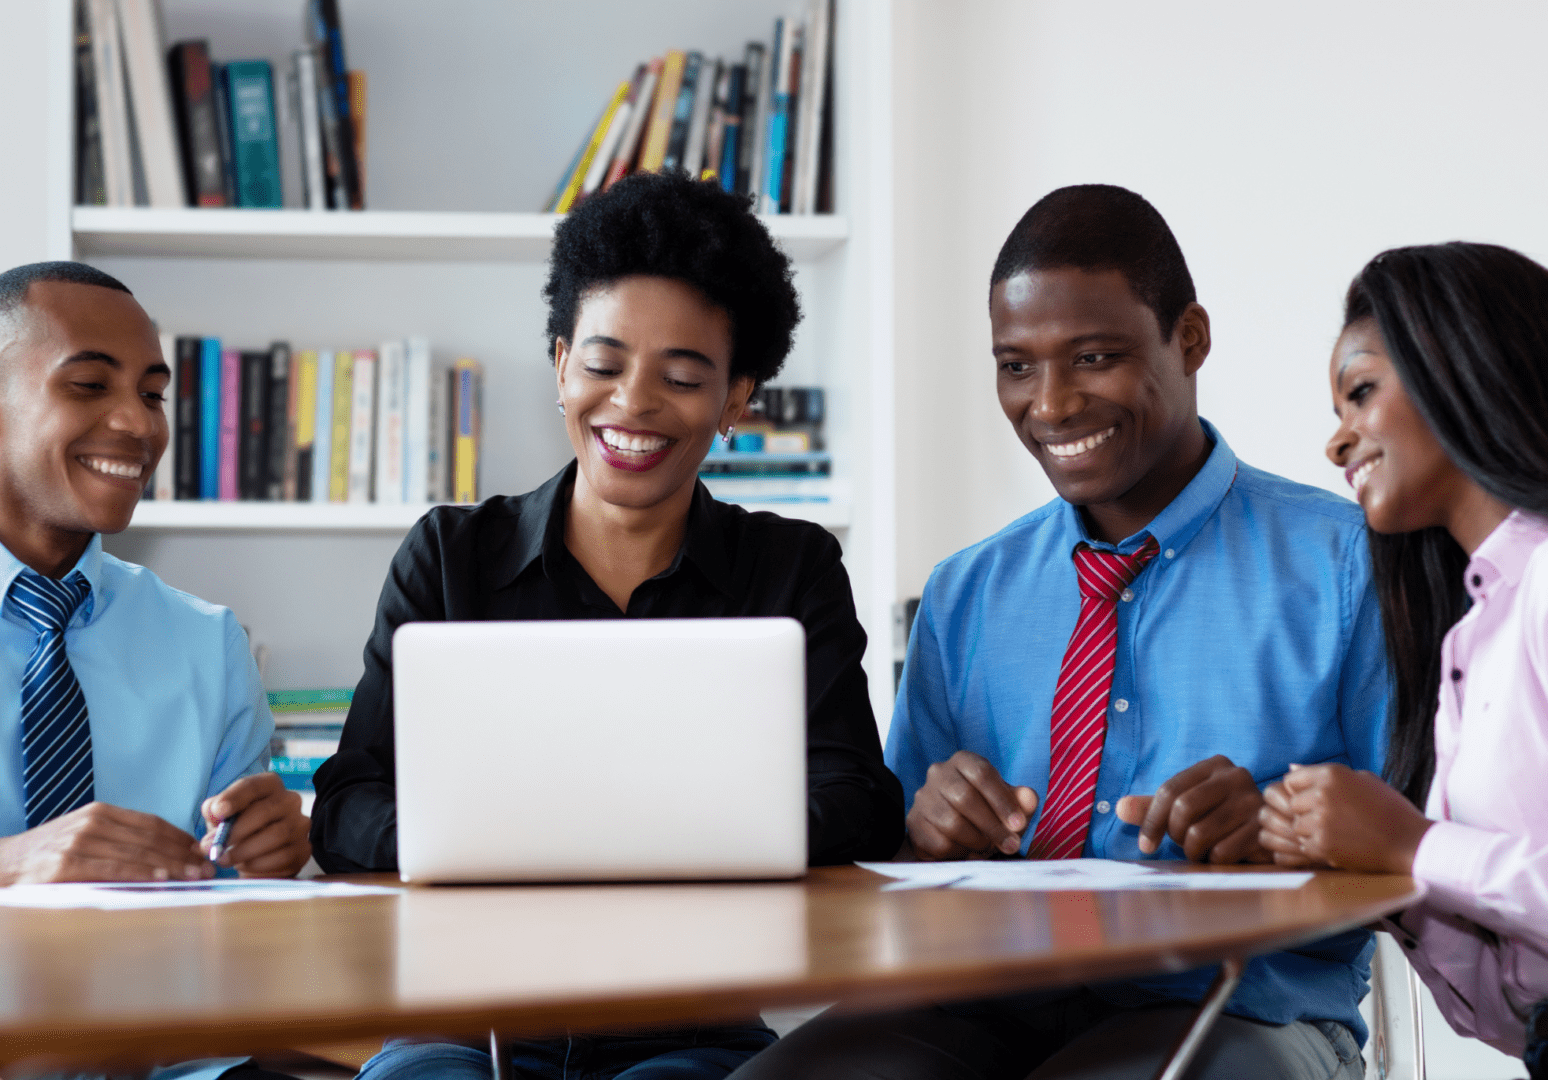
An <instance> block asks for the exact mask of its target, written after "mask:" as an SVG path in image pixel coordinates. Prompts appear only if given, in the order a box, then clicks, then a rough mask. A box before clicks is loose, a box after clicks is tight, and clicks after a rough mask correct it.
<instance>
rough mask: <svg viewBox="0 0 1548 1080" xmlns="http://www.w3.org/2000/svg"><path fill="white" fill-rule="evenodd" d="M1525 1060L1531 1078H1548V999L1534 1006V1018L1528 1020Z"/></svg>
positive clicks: (1535, 1079)
mask: <svg viewBox="0 0 1548 1080" xmlns="http://www.w3.org/2000/svg"><path fill="white" fill-rule="evenodd" d="M1523 1060H1524V1061H1525V1062H1526V1067H1527V1076H1529V1077H1531V1080H1548V999H1545V1000H1543V1001H1539V1002H1538V1003H1537V1004H1536V1005H1535V1006H1534V1007H1533V1008H1532V1018H1531V1019H1530V1020H1528V1021H1527V1040H1526V1054H1525V1055H1524V1056H1523Z"/></svg>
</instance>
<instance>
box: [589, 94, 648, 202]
mask: <svg viewBox="0 0 1548 1080" xmlns="http://www.w3.org/2000/svg"><path fill="white" fill-rule="evenodd" d="M644 81H645V65H644V64H641V65H640V66H639V67H637V68H635V69H634V77H633V78H631V79H630V80H629V92H628V93H627V94H626V95H625V96H624V99H623V101H622V102H620V103H619V105H618V108H617V109H615V110H613V118H612V119H611V120H610V121H608V125H607V134H606V135H604V136H603V137H602V142H601V144H600V145H598V147H597V152H596V154H595V155H594V156H593V157H592V159H591V166H590V167H589V168H588V169H587V170H586V176H585V178H584V179H583V180H582V181H581V186H580V194H579V196H578V197H577V202H580V201H584V200H586V199H588V198H590V197H591V196H592V195H593V194H595V193H596V191H597V190H598V189H600V188H601V187H602V181H604V180H605V179H607V170H608V167H609V166H611V165H612V163H613V155H614V154H616V153H617V152H618V144H619V143H620V142H621V141H622V140H623V135H624V132H625V131H626V130H627V129H628V128H629V126H630V123H629V121H630V118H631V117H633V115H634V102H635V98H637V97H638V96H639V92H640V86H641V85H642V84H643V83H644Z"/></svg>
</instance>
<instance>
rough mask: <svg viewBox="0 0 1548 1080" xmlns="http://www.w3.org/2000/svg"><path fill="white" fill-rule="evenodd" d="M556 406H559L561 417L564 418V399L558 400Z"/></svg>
mask: <svg viewBox="0 0 1548 1080" xmlns="http://www.w3.org/2000/svg"><path fill="white" fill-rule="evenodd" d="M554 404H555V405H557V406H559V415H560V416H563V415H564V398H559V399H557V400H556V401H555V402H554Z"/></svg>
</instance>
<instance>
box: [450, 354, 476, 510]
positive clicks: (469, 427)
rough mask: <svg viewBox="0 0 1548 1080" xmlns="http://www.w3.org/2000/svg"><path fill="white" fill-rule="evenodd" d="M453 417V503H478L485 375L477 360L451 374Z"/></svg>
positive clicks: (461, 362) (460, 363) (457, 365)
mask: <svg viewBox="0 0 1548 1080" xmlns="http://www.w3.org/2000/svg"><path fill="white" fill-rule="evenodd" d="M451 375H452V379H453V383H452V386H453V388H454V390H455V393H454V395H453V398H452V408H453V410H454V413H453V428H452V431H453V433H454V434H453V463H452V501H453V502H459V503H472V502H477V501H478V478H479V477H478V473H479V461H478V448H479V447H478V444H479V438H480V433H481V429H482V426H483V405H484V401H483V397H484V371H483V368H482V367H481V366H480V365H479V363H478V361H476V360H468V359H466V358H464V359H461V360H458V361H457V362H456V363H455V364H454V365H453V366H452V370H451Z"/></svg>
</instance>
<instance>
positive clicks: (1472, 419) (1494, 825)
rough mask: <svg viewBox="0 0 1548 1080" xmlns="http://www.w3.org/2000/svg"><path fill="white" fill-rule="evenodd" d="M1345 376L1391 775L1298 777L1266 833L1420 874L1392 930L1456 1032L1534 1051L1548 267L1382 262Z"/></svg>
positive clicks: (1357, 298) (1266, 841) (1315, 854)
mask: <svg viewBox="0 0 1548 1080" xmlns="http://www.w3.org/2000/svg"><path fill="white" fill-rule="evenodd" d="M1330 376H1331V379H1332V385H1333V399H1334V408H1335V410H1336V411H1337V413H1338V417H1339V421H1340V423H1339V428H1338V431H1337V432H1336V433H1335V434H1334V436H1333V438H1332V440H1331V441H1330V442H1329V443H1328V456H1329V457H1330V458H1332V459H1333V461H1334V463H1335V464H1337V465H1339V466H1341V467H1343V469H1344V471H1345V475H1346V476H1347V477H1348V479H1349V483H1350V485H1351V486H1352V487H1353V488H1354V491H1355V497H1356V498H1357V499H1358V500H1359V502H1360V505H1361V507H1363V508H1364V510H1365V520H1366V523H1367V524H1368V525H1369V526H1370V533H1369V537H1370V545H1371V556H1372V564H1373V568H1374V573H1375V577H1376V584H1377V589H1378V593H1379V595H1380V599H1381V607H1382V619H1383V622H1384V625H1385V628H1386V634H1387V647H1388V655H1389V658H1390V661H1391V669H1392V676H1393V681H1394V691H1395V692H1394V698H1393V700H1394V710H1393V716H1392V720H1391V724H1392V729H1391V735H1390V742H1389V751H1388V759H1387V769H1386V771H1387V776H1386V781H1385V782H1384V781H1383V780H1382V779H1381V778H1379V777H1377V776H1375V775H1373V774H1371V773H1357V772H1353V771H1351V770H1350V769H1348V768H1346V767H1344V766H1341V765H1312V766H1307V767H1303V768H1297V767H1296V766H1293V765H1292V766H1291V769H1292V771H1291V772H1290V774H1289V775H1287V776H1286V777H1285V779H1284V780H1283V781H1282V782H1281V783H1278V784H1275V785H1273V786H1271V787H1270V788H1269V789H1268V791H1267V792H1265V799H1266V805H1265V808H1264V810H1263V814H1262V835H1261V841H1262V843H1263V845H1264V846H1265V847H1266V848H1268V849H1269V850H1271V851H1272V852H1274V855H1275V858H1276V860H1277V861H1279V862H1281V863H1283V864H1286V865H1296V866H1305V865H1326V866H1335V867H1341V868H1345V869H1350V870H1364V871H1378V872H1380V871H1385V872H1390V873H1399V874H1412V875H1413V876H1414V877H1415V878H1417V879H1419V880H1420V881H1423V882H1424V883H1425V885H1426V886H1427V887H1428V892H1427V894H1426V897H1425V900H1424V902H1423V903H1421V904H1419V905H1418V906H1416V907H1413V908H1410V909H1409V910H1408V911H1405V912H1403V913H1402V915H1401V916H1400V917H1398V918H1395V919H1393V920H1392V921H1391V923H1390V924H1389V929H1391V931H1392V932H1393V934H1394V935H1395V936H1396V937H1397V939H1398V940H1399V941H1400V942H1402V944H1403V947H1404V950H1405V951H1406V953H1407V955H1408V957H1409V959H1410V960H1411V961H1412V962H1413V964H1414V967H1415V968H1416V969H1417V970H1418V972H1419V974H1420V975H1421V976H1422V977H1423V978H1424V981H1425V982H1426V983H1427V984H1428V985H1429V987H1430V989H1431V990H1432V991H1433V992H1434V994H1435V998H1436V1000H1437V1001H1438V1002H1439V1004H1440V1007H1441V1010H1442V1012H1444V1013H1445V1015H1446V1018H1447V1019H1448V1020H1449V1021H1450V1022H1451V1025H1452V1027H1454V1028H1455V1029H1456V1030H1457V1031H1458V1032H1460V1033H1462V1034H1464V1035H1470V1036H1473V1037H1475V1038H1479V1039H1482V1040H1483V1041H1485V1042H1487V1043H1489V1044H1490V1045H1491V1046H1494V1047H1497V1048H1498V1049H1500V1050H1503V1051H1505V1052H1506V1053H1509V1054H1512V1055H1516V1056H1519V1055H1521V1054H1522V1053H1523V1051H1524V1050H1525V1047H1526V1043H1527V1041H1528V1037H1529V1035H1531V1034H1533V1033H1532V1032H1529V1031H1528V1027H1529V1025H1531V1024H1532V1022H1533V1017H1532V1009H1533V1006H1534V1004H1535V1003H1537V1002H1538V1001H1540V1000H1542V999H1543V998H1545V997H1548V516H1545V515H1548V270H1545V269H1544V268H1543V267H1541V266H1539V265H1538V264H1537V263H1535V262H1533V261H1532V260H1530V259H1528V258H1526V257H1525V256H1523V255H1520V254H1518V253H1516V252H1514V251H1510V250H1508V249H1506V248H1501V247H1495V246H1492V245H1487V244H1463V243H1454V244H1442V245H1434V246H1427V247H1411V248H1399V249H1396V250H1393V251H1388V252H1384V253H1383V254H1381V255H1378V256H1377V257H1376V258H1375V259H1373V260H1371V262H1370V263H1369V264H1368V265H1367V266H1366V267H1365V269H1363V270H1362V271H1361V272H1360V274H1359V276H1358V277H1356V278H1355V280H1354V283H1353V284H1352V285H1351V286H1350V289H1349V295H1348V297H1347V299H1346V303H1345V316H1344V331H1343V334H1342V335H1341V336H1340V337H1339V339H1338V344H1337V345H1336V346H1335V347H1334V350H1333V360H1332V367H1331V372H1330ZM1539 1037H1540V1036H1539Z"/></svg>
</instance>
